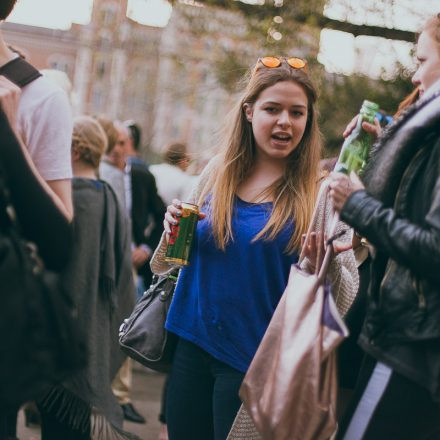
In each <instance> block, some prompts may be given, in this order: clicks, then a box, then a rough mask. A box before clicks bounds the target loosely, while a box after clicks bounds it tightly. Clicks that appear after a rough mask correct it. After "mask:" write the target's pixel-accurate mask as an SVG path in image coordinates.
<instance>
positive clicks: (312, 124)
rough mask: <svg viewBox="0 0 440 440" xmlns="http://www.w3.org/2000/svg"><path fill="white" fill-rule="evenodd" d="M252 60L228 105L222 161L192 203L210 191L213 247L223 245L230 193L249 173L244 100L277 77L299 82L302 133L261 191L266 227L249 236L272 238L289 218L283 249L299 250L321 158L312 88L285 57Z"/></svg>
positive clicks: (250, 142)
mask: <svg viewBox="0 0 440 440" xmlns="http://www.w3.org/2000/svg"><path fill="white" fill-rule="evenodd" d="M258 64H259V63H257V66H255V67H254V69H252V71H251V72H250V73H249V74H248V77H247V78H248V83H247V86H246V88H245V90H244V92H243V94H242V96H241V98H240V99H239V100H238V102H237V104H236V106H235V107H234V109H233V110H232V113H231V124H230V125H229V128H228V131H227V132H226V135H225V140H224V143H223V145H224V146H225V147H224V150H223V153H222V160H221V161H219V163H218V165H217V168H216V170H215V171H214V172H213V173H212V174H211V175H210V176H209V178H208V182H207V184H206V185H205V187H204V189H203V190H202V193H201V195H200V198H199V200H198V203H199V206H201V205H202V204H203V203H204V201H205V200H206V197H207V195H208V194H210V193H211V194H212V198H211V201H210V209H211V215H212V228H213V235H214V240H215V242H216V245H217V246H218V248H219V249H222V250H225V248H226V245H227V243H228V242H229V240H233V238H234V237H233V232H232V213H233V205H234V197H235V194H236V192H237V189H238V187H239V185H240V184H241V183H242V182H243V181H244V180H245V179H246V177H247V176H248V175H249V173H250V171H251V169H252V167H253V165H254V163H255V157H256V147H255V139H254V136H253V132H252V125H251V123H250V122H249V121H248V120H247V119H246V116H245V112H244V105H245V104H249V105H253V104H254V103H255V102H256V100H257V99H258V97H259V95H260V94H261V92H262V91H263V90H265V89H267V88H268V87H271V86H273V85H274V84H276V83H278V82H280V81H292V82H294V83H295V84H298V85H300V86H301V87H302V88H303V90H304V92H305V93H306V95H307V100H308V116H307V124H306V128H305V131H304V135H303V137H302V139H301V141H300V143H299V145H298V146H297V147H296V148H295V149H294V151H292V153H291V154H290V155H289V156H288V158H287V164H286V165H287V166H286V170H285V173H284V175H283V176H282V177H280V178H279V179H278V180H276V181H275V182H274V183H273V184H272V185H270V186H269V187H268V188H267V189H266V190H265V191H264V194H266V195H270V196H271V198H272V200H273V210H272V213H271V216H270V218H269V220H268V222H267V224H266V226H265V227H264V228H263V229H262V230H261V231H260V232H259V233H258V234H257V235H256V236H255V238H254V240H258V239H264V240H273V239H274V238H275V237H276V236H277V234H278V233H279V232H280V231H281V230H282V229H283V228H284V226H285V225H286V224H288V223H289V222H291V221H292V220H293V221H294V225H295V231H294V233H293V235H292V237H291V239H290V241H289V243H288V245H287V247H286V252H288V253H293V252H294V251H296V250H298V249H299V247H300V243H301V235H302V234H303V233H305V232H306V231H307V227H308V225H309V223H310V221H311V218H312V213H313V208H314V205H315V198H316V195H317V186H318V185H317V182H318V179H319V172H318V164H319V159H320V157H321V135H320V132H319V128H318V121H317V119H318V115H317V111H316V108H315V103H316V99H317V93H316V89H315V87H314V85H313V84H312V82H311V80H310V78H309V76H308V75H307V73H306V72H305V70H304V69H293V68H291V67H290V66H289V65H288V64H287V63H286V62H285V61H283V62H282V64H281V66H279V67H276V68H267V67H264V66H262V65H261V66H259V65H258Z"/></svg>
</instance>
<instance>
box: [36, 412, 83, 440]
mask: <svg viewBox="0 0 440 440" xmlns="http://www.w3.org/2000/svg"><path fill="white" fill-rule="evenodd" d="M39 410H40V414H41V440H90V425H89V426H88V427H87V429H86V432H82V431H80V430H78V429H74V428H72V427H70V426H69V425H67V423H63V422H60V421H59V420H58V419H57V418H56V417H54V416H53V415H52V414H50V413H48V412H46V411H44V409H42V408H39Z"/></svg>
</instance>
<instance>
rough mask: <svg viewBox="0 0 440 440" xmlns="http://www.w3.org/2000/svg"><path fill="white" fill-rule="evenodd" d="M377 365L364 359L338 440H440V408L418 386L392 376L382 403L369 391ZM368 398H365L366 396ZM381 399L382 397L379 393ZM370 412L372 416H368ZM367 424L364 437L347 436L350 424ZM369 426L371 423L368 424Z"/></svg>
mask: <svg viewBox="0 0 440 440" xmlns="http://www.w3.org/2000/svg"><path fill="white" fill-rule="evenodd" d="M376 366H377V362H376V360H375V359H373V358H372V357H370V356H366V357H365V358H364V362H363V365H362V368H361V372H360V375H359V380H358V383H357V385H356V389H355V392H354V395H353V399H352V401H351V402H350V405H349V407H348V409H347V411H346V413H345V414H344V417H343V418H342V420H341V422H340V425H339V430H338V435H337V436H336V440H394V439H396V440H438V439H440V404H439V403H438V402H434V401H433V400H432V398H431V396H430V394H429V392H428V391H427V390H425V389H424V388H422V387H421V386H419V385H417V384H416V383H415V382H412V381H411V380H409V379H407V378H406V377H403V376H401V375H399V374H397V373H396V372H394V371H393V372H392V373H391V375H390V377H389V379H388V381H383V382H384V385H385V387H383V386H381V387H380V388H381V389H384V391H383V394H382V395H381V396H380V398H379V399H378V400H376V399H372V397H371V394H372V393H371V392H370V393H369V394H368V392H366V391H367V389H368V386H369V382H370V379H371V377H372V375H373V372H374V371H375V368H376ZM365 394H366V395H367V397H365V396H364V395H365ZM378 395H380V393H378ZM363 402H365V404H364V411H363V412H362V413H360V414H358V415H357V417H356V409H357V407H358V405H359V404H360V403H361V404H362V403H363ZM366 407H367V408H368V409H369V410H370V412H371V415H370V416H368V415H367V414H366V411H365V408H366ZM352 421H353V423H354V424H355V425H356V424H357V425H358V426H359V424H362V423H363V424H364V426H366V429H365V430H364V434H363V435H361V436H359V435H357V436H356V439H353V435H351V436H350V435H349V434H347V432H348V431H349V426H350V424H351V423H352ZM365 422H367V423H365Z"/></svg>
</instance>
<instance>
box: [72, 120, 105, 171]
mask: <svg viewBox="0 0 440 440" xmlns="http://www.w3.org/2000/svg"><path fill="white" fill-rule="evenodd" d="M106 148H107V137H106V135H105V132H104V130H103V128H102V127H101V125H100V124H99V123H98V121H97V120H96V119H94V118H92V117H90V116H78V117H76V118H75V119H74V121H73V136H72V150H71V153H72V162H73V164H75V163H80V164H81V165H82V166H83V167H88V168H90V169H93V170H94V171H96V170H97V169H98V166H99V161H100V159H101V156H102V155H103V154H104V152H105V150H106ZM74 168H75V167H74Z"/></svg>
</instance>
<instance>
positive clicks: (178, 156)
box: [163, 142, 188, 165]
mask: <svg viewBox="0 0 440 440" xmlns="http://www.w3.org/2000/svg"><path fill="white" fill-rule="evenodd" d="M186 150H187V148H186V145H185V144H182V143H180V142H175V143H173V144H170V145H168V147H167V148H165V150H164V152H163V158H164V160H165V162H167V163H169V164H171V165H178V164H179V163H180V162H182V161H183V160H186V159H188V154H187V152H186Z"/></svg>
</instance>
